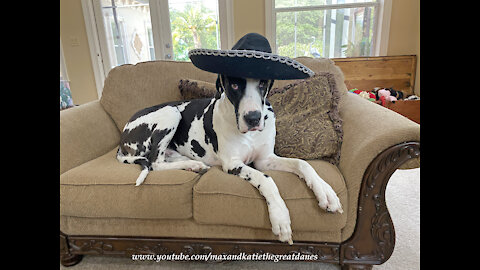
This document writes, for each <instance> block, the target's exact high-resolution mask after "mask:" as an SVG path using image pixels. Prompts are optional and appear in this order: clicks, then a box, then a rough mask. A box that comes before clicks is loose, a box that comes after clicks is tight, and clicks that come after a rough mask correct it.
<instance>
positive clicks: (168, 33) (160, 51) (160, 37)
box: [150, 0, 173, 60]
mask: <svg viewBox="0 0 480 270" xmlns="http://www.w3.org/2000/svg"><path fill="white" fill-rule="evenodd" d="M150 16H151V20H152V35H153V47H154V50H155V58H156V59H159V60H164V59H166V60H171V59H173V48H172V30H171V27H170V14H169V9H168V1H167V0H164V1H157V0H150ZM169 55H170V58H169V57H168V56H169Z"/></svg>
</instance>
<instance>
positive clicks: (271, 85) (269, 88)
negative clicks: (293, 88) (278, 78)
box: [265, 80, 275, 97]
mask: <svg viewBox="0 0 480 270" xmlns="http://www.w3.org/2000/svg"><path fill="white" fill-rule="evenodd" d="M274 82H275V80H269V83H268V87H267V93H266V94H265V97H267V96H268V93H270V90H272V87H273V83H274Z"/></svg>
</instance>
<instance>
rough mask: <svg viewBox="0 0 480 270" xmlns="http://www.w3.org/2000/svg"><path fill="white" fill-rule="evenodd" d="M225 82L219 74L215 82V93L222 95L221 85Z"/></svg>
mask: <svg viewBox="0 0 480 270" xmlns="http://www.w3.org/2000/svg"><path fill="white" fill-rule="evenodd" d="M222 82H223V83H224V82H225V78H224V77H222V75H221V74H218V77H217V82H216V83H215V86H216V88H217V92H218V93H220V94H221V93H223V87H222V84H223V83H222Z"/></svg>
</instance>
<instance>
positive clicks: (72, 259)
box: [60, 254, 83, 267]
mask: <svg viewBox="0 0 480 270" xmlns="http://www.w3.org/2000/svg"><path fill="white" fill-rule="evenodd" d="M82 258H83V255H79V254H61V255H60V263H61V264H62V265H63V266H67V267H68V266H74V265H75V264H77V263H79V262H80V261H81V260H82Z"/></svg>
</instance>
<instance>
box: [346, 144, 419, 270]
mask: <svg viewBox="0 0 480 270" xmlns="http://www.w3.org/2000/svg"><path fill="white" fill-rule="evenodd" d="M418 157H420V143H419V142H405V143H401V144H398V145H395V146H392V147H390V148H388V149H387V150H385V151H383V152H382V153H380V154H379V155H378V156H377V157H376V158H375V159H374V160H373V161H372V163H370V165H369V166H368V168H367V170H366V171H365V174H364V176H363V180H362V186H361V188H360V194H359V198H358V209H357V222H356V225H355V231H354V232H353V234H352V236H351V237H350V238H349V239H348V240H347V241H345V242H343V243H342V245H341V251H340V264H342V269H371V268H372V267H371V265H373V264H382V263H384V262H385V261H387V260H388V259H389V258H390V256H391V255H392V253H393V248H394V246H395V229H394V227H393V222H392V219H391V217H390V213H389V211H388V208H387V204H386V202H385V189H386V187H387V183H388V180H389V179H390V176H392V174H393V173H394V172H395V170H396V169H397V168H398V167H400V165H402V164H403V163H404V162H406V161H408V160H410V159H413V158H418Z"/></svg>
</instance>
